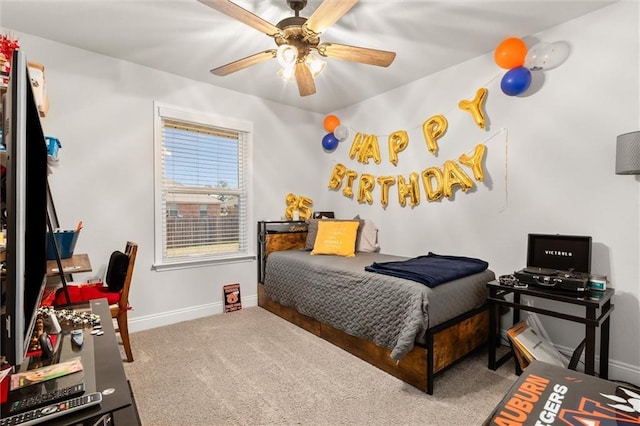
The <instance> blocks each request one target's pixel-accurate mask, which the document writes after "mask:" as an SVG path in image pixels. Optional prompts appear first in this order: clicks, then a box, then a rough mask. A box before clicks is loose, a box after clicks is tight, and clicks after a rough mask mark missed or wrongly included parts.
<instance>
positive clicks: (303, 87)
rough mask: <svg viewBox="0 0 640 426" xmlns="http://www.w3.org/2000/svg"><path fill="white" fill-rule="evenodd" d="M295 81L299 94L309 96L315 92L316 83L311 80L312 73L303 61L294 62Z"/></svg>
mask: <svg viewBox="0 0 640 426" xmlns="http://www.w3.org/2000/svg"><path fill="white" fill-rule="evenodd" d="M296 82H297V83H298V91H299V92H300V96H309V95H313V94H314V93H316V84H315V83H314V82H313V75H311V71H310V70H309V67H307V66H306V65H305V63H304V62H297V63H296Z"/></svg>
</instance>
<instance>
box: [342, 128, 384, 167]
mask: <svg viewBox="0 0 640 426" xmlns="http://www.w3.org/2000/svg"><path fill="white" fill-rule="evenodd" d="M356 154H357V161H358V162H359V163H362V164H369V159H370V158H373V160H374V161H375V162H376V164H380V147H379V146H378V137H377V136H376V135H363V134H361V133H357V134H356V135H355V137H354V138H353V143H352V144H351V149H350V150H349V158H355V157H356Z"/></svg>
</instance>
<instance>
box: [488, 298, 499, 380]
mask: <svg viewBox="0 0 640 426" xmlns="http://www.w3.org/2000/svg"><path fill="white" fill-rule="evenodd" d="M495 296H496V295H495V291H493V290H491V291H490V297H492V298H493V297H495ZM498 309H500V305H499V304H498V303H495V302H489V369H490V370H493V371H495V370H496V368H498V366H497V365H496V344H497V339H498V314H499V313H498Z"/></svg>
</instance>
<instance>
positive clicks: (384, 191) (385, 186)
mask: <svg viewBox="0 0 640 426" xmlns="http://www.w3.org/2000/svg"><path fill="white" fill-rule="evenodd" d="M376 180H377V181H378V185H380V200H381V203H382V205H383V206H384V207H387V205H388V204H389V187H390V186H391V185H394V184H395V183H396V178H394V177H393V176H378V179H376Z"/></svg>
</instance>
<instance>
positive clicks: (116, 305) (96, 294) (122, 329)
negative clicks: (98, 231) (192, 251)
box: [53, 241, 138, 362]
mask: <svg viewBox="0 0 640 426" xmlns="http://www.w3.org/2000/svg"><path fill="white" fill-rule="evenodd" d="M137 253H138V244H136V243H134V242H131V241H127V245H126V246H125V249H124V254H126V255H127V256H128V257H129V262H128V264H127V273H126V276H125V279H124V284H123V286H122V289H121V290H120V291H110V290H109V287H108V286H105V285H103V284H102V283H101V284H99V285H95V284H80V285H69V286H67V289H68V291H69V295H70V297H71V304H74V303H78V302H86V301H88V300H93V299H101V298H106V299H107V301H108V302H109V310H110V311H111V319H112V320H114V319H115V320H116V321H117V323H118V324H117V327H116V329H115V331H116V333H120V337H121V338H122V345H123V346H124V352H125V354H126V355H127V361H128V362H132V361H133V354H132V352H131V343H130V341H129V323H128V318H127V316H128V313H129V310H130V309H131V306H130V305H129V290H130V289H131V278H132V277H133V267H134V265H135V263H136V255H137ZM53 305H54V306H66V305H67V301H66V297H65V295H64V293H63V291H62V288H60V289H58V290H57V291H56V295H55V299H54V302H53Z"/></svg>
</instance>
